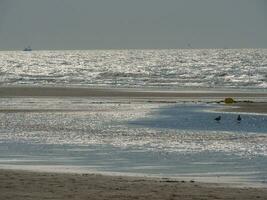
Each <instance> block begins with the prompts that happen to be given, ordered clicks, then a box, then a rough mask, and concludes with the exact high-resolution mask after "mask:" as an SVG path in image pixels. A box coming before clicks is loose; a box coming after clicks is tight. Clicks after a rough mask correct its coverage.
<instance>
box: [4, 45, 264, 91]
mask: <svg viewBox="0 0 267 200" xmlns="http://www.w3.org/2000/svg"><path fill="white" fill-rule="evenodd" d="M0 84H2V85H25V84H26V85H53V86H54V85H67V86H70V85H71V86H73V85H78V86H86V87H87V86H105V87H141V88H142V87H161V88H177V87H197V88H199V87H200V88H201V87H205V88H244V89H246V88H258V89H266V88H267V49H236V50H231V49H200V50H193V49H189V50H95V51H33V52H22V51H17V52H16V51H15V52H0Z"/></svg>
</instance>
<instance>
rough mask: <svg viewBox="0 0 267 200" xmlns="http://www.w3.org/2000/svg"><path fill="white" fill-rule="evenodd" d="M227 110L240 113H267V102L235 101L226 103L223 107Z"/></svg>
mask: <svg viewBox="0 0 267 200" xmlns="http://www.w3.org/2000/svg"><path fill="white" fill-rule="evenodd" d="M223 110H224V111H227V112H240V113H242V112H243V113H260V114H267V103H265V102H257V103H256V102H254V103H252V102H251V103H245V102H240V103H235V104H230V105H225V108H224V109H223Z"/></svg>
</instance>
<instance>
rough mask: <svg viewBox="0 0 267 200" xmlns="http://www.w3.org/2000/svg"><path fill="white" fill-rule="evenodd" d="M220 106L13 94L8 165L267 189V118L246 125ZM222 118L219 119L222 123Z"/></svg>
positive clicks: (7, 115) (3, 158) (1, 158)
mask: <svg viewBox="0 0 267 200" xmlns="http://www.w3.org/2000/svg"><path fill="white" fill-rule="evenodd" d="M47 107H49V110H47ZM219 107H220V106H219V105H217V104H214V105H213V104H209V105H207V104H193V103H178V104H157V103H133V102H131V103H130V102H128V101H126V100H125V101H121V102H120V103H119V102H114V101H112V100H111V99H110V100H109V99H105V100H104V101H103V99H98V100H96V99H93V100H92V99H90V98H88V99H87V98H5V99H2V100H1V104H0V109H1V110H2V111H1V112H0V118H1V122H0V127H1V128H0V149H1V151H0V168H15V169H33V170H40V169H41V170H45V171H46V170H50V171H51V170H52V171H53V170H57V171H72V172H86V173H90V172H99V173H111V174H114V173H115V174H127V175H141V176H156V177H171V178H175V177H177V178H182V179H194V180H197V181H211V182H227V183H235V184H238V185H243V184H247V185H250V186H253V185H255V186H256V185H257V186H259V185H260V186H266V184H267V183H266V181H267V169H266V165H267V123H266V122H267V115H257V114H242V121H241V122H240V123H238V122H237V120H236V117H237V113H224V112H220V111H214V110H215V109H216V110H217V109H218V108H219ZM66 108H67V109H66ZM218 115H222V120H221V122H219V123H218V122H216V121H215V120H214V118H215V117H216V116H218Z"/></svg>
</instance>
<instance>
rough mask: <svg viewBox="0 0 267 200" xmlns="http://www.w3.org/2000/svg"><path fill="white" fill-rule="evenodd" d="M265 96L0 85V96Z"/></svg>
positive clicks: (266, 95)
mask: <svg viewBox="0 0 267 200" xmlns="http://www.w3.org/2000/svg"><path fill="white" fill-rule="evenodd" d="M20 96H28V97H34V96H36V97H126V98H128V97H130V98H131V97H132V98H177V99H179V98H180V99H182V98H195V99H196V100H197V98H220V99H222V98H225V97H233V98H267V93H266V92H245V91H244V92H243V91H234V90H229V91H225V90H222V91H216V90H177V91H175V90H163V89H162V90H160V89H134V88H79V87H23V86H22V87H14V86H10V87H0V97H20Z"/></svg>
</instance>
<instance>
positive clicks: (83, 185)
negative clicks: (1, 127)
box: [0, 169, 267, 200]
mask: <svg viewBox="0 0 267 200" xmlns="http://www.w3.org/2000/svg"><path fill="white" fill-rule="evenodd" d="M0 192H1V197H2V198H3V199H11V200H13V199H14V200H15V199H16V200H17V199H47V198H52V199H55V200H56V199H58V200H59V199H79V200H80V199H81V200H83V199H125V200H130V199H146V200H150V199H151V200H152V199H153V200H154V199H179V200H186V199H207V200H213V199H237V200H239V199H240V200H241V199H242V200H254V199H266V198H267V188H248V187H246V188H235V187H229V186H227V185H225V184H211V183H198V182H194V181H183V180H176V179H167V178H146V177H126V176H107V175H99V174H86V173H84V174H74V173H73V174H71V173H48V172H47V173H46V172H30V171H21V170H4V169H1V170H0Z"/></svg>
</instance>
